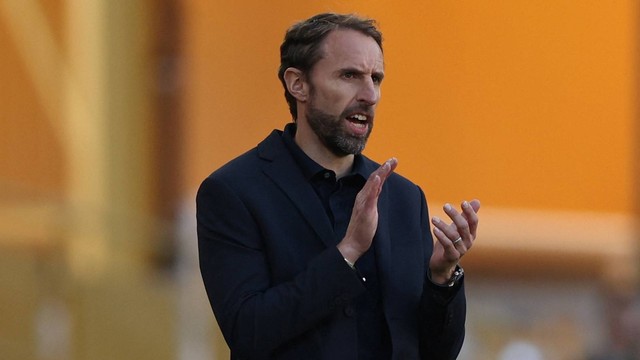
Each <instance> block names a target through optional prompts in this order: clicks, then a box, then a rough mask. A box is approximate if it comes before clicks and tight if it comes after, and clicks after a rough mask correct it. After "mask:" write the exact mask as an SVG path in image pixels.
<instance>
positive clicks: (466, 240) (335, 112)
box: [197, 14, 480, 360]
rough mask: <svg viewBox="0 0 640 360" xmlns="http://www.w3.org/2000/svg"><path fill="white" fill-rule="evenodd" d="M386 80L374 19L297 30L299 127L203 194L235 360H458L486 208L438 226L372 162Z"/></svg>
mask: <svg viewBox="0 0 640 360" xmlns="http://www.w3.org/2000/svg"><path fill="white" fill-rule="evenodd" d="M383 77H384V63H383V56H382V37H381V34H380V32H379V31H378V30H377V29H376V27H375V23H374V22H373V21H372V20H366V19H360V18H358V17H355V16H351V15H338V14H320V15H317V16H314V17H312V18H310V19H308V20H306V21H303V22H300V23H298V24H296V25H294V26H293V27H292V28H290V29H289V30H288V31H287V34H286V36H285V40H284V42H283V44H282V46H281V67H280V71H279V78H280V80H281V81H282V83H283V86H284V88H285V97H286V99H287V102H288V103H289V107H290V110H291V114H292V116H293V119H294V123H291V124H288V125H287V126H286V127H285V129H284V131H278V130H275V131H274V132H273V133H271V134H270V135H269V136H268V137H267V138H266V139H265V140H264V141H262V142H261V143H260V144H258V146H257V147H256V148H254V149H252V150H250V151H249V152H247V153H245V154H244V155H242V156H240V157H238V158H236V159H235V160H232V161H231V162H229V163H228V164H226V165H225V166H223V167H222V168H220V169H219V170H217V171H216V172H214V173H213V174H211V175H210V176H209V177H208V178H207V179H206V180H205V181H204V182H203V184H202V185H201V187H200V190H199V192H198V196H197V220H198V239H199V251H200V268H201V272H202V277H203V279H204V283H205V287H206V289H207V294H208V296H209V300H210V302H211V306H212V308H213V311H214V313H215V316H216V318H217V321H218V323H219V325H220V328H221V329H222V333H223V334H224V337H225V339H226V341H227V343H228V345H229V347H230V348H231V357H232V358H233V359H331V360H336V359H454V358H455V357H456V356H457V354H458V353H459V351H460V348H461V346H462V342H463V338H464V321H465V297H464V289H463V278H462V270H461V268H460V267H459V266H458V262H459V260H460V258H461V257H462V256H463V255H464V254H465V253H466V252H467V251H468V250H469V248H471V246H472V244H473V242H474V240H475V238H476V229H477V224H478V218H477V215H476V212H477V211H478V209H479V207H480V204H479V202H478V201H476V200H474V201H472V202H470V203H469V202H464V203H463V205H462V210H461V212H458V211H457V210H456V209H454V208H453V207H451V206H450V205H448V204H447V205H445V212H446V214H447V215H448V216H449V217H451V219H452V221H453V222H452V223H451V224H448V223H446V222H445V221H443V220H440V219H437V218H433V219H432V223H433V225H434V230H433V231H434V234H435V236H436V238H437V241H435V243H434V241H433V238H432V237H431V233H430V225H429V217H428V212H427V205H426V201H425V197H424V194H423V192H422V191H421V190H420V188H419V187H418V186H416V185H414V184H413V183H411V182H409V181H408V180H406V179H405V178H403V177H401V176H400V175H397V174H395V173H393V171H394V169H395V168H396V166H397V163H398V161H397V160H396V159H395V158H391V159H389V160H387V161H386V162H384V164H382V165H381V166H380V165H378V164H375V163H374V162H373V161H371V160H369V159H368V158H366V157H365V156H363V155H361V152H362V150H363V149H364V147H365V144H366V141H367V138H368V137H369V134H370V133H371V130H372V127H373V124H374V115H375V109H376V106H377V104H378V101H379V100H380V84H381V82H382V79H383Z"/></svg>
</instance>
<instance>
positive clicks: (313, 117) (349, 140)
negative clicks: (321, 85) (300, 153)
mask: <svg viewBox="0 0 640 360" xmlns="http://www.w3.org/2000/svg"><path fill="white" fill-rule="evenodd" d="M311 98H313V96H311ZM365 108H366V106H365ZM354 110H355V109H353V108H348V109H346V110H345V111H344V112H343V113H342V114H340V115H339V116H335V115H331V114H328V113H325V112H324V111H322V110H320V109H319V108H316V107H315V106H314V104H313V101H312V100H311V101H309V106H308V108H307V112H306V117H307V122H308V123H309V127H311V130H313V132H314V133H315V134H316V136H318V138H319V139H320V141H322V143H323V144H324V146H326V147H327V149H329V151H331V152H332V153H333V154H334V155H336V156H338V157H344V156H347V155H357V154H360V153H362V151H363V150H364V148H365V146H366V145H367V140H368V139H369V135H371V131H372V130H373V122H369V128H368V129H367V133H366V134H365V135H364V136H354V135H351V134H349V133H348V131H347V130H346V129H345V127H344V124H343V119H344V118H345V117H346V116H347V114H352V113H353V112H354ZM358 110H362V111H367V110H368V109H360V108H358Z"/></svg>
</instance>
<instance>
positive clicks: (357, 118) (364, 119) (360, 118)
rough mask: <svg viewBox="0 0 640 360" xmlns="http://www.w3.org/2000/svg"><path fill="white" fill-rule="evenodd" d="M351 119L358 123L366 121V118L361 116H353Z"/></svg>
mask: <svg viewBox="0 0 640 360" xmlns="http://www.w3.org/2000/svg"><path fill="white" fill-rule="evenodd" d="M351 118H353V119H356V120H359V121H366V120H367V117H366V116H364V115H362V114H356V115H353V116H351Z"/></svg>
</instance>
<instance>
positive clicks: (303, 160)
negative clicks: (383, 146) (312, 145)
mask: <svg viewBox="0 0 640 360" xmlns="http://www.w3.org/2000/svg"><path fill="white" fill-rule="evenodd" d="M296 129H297V127H296V124H295V123H289V124H287V125H286V126H285V128H284V131H283V133H282V140H283V141H284V144H285V146H286V147H287V149H288V150H289V152H290V153H291V155H292V156H293V158H294V160H295V162H296V163H297V164H298V166H300V169H301V170H302V174H303V175H304V176H305V178H307V179H311V178H313V177H314V176H315V175H317V174H318V173H324V172H327V171H331V170H328V169H325V168H324V167H323V166H321V165H320V164H318V163H317V162H315V161H313V159H311V158H310V157H309V156H308V155H307V154H305V152H304V151H302V149H301V148H300V146H298V144H296V142H295V140H294V137H295V135H296ZM369 174H370V171H367V169H366V166H365V164H364V157H363V156H362V155H361V154H357V155H355V156H354V158H353V168H352V169H351V172H350V173H349V174H347V175H346V176H352V175H360V176H362V178H364V179H365V180H366V179H367V178H368V177H369ZM346 176H345V177H346Z"/></svg>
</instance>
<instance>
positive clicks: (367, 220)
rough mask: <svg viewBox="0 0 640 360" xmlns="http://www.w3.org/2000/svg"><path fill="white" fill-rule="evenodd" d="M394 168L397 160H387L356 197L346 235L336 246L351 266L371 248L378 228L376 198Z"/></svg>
mask: <svg viewBox="0 0 640 360" xmlns="http://www.w3.org/2000/svg"><path fill="white" fill-rule="evenodd" d="M396 166H398V159H396V158H391V159H389V160H387V161H386V162H385V163H384V164H382V166H380V167H379V168H378V169H377V170H376V171H374V172H373V173H371V175H370V176H369V179H367V182H366V183H365V184H364V187H363V188H362V190H360V192H359V193H358V195H357V196H356V201H355V203H354V204H353V212H352V213H351V220H349V227H347V233H346V235H345V237H344V239H342V241H340V243H339V244H338V250H339V251H340V253H341V254H342V256H343V257H344V258H345V259H346V260H348V261H349V262H350V263H352V264H353V263H355V262H356V261H357V260H358V259H359V258H360V256H362V254H364V253H365V252H366V251H367V250H369V247H370V246H371V242H372V241H373V236H374V235H375V234H376V229H377V228H378V197H379V196H380V192H381V191H382V185H384V182H385V180H387V178H388V177H389V175H391V173H392V172H393V170H395V168H396Z"/></svg>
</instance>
